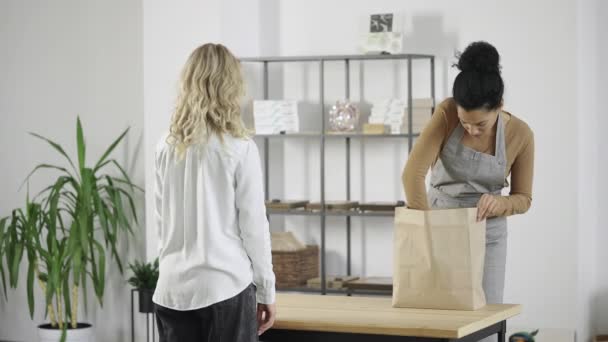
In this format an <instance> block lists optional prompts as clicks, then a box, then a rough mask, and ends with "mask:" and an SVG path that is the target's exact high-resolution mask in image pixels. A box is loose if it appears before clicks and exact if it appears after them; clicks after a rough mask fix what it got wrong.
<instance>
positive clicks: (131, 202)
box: [116, 188, 139, 224]
mask: <svg viewBox="0 0 608 342" xmlns="http://www.w3.org/2000/svg"><path fill="white" fill-rule="evenodd" d="M116 190H118V192H120V193H122V194H123V195H124V196H125V197H126V198H127V200H128V201H129V206H130V208H131V214H132V215H133V219H134V220H135V223H137V224H139V222H138V220H137V210H136V209H135V202H133V198H132V197H131V195H130V194H129V193H128V192H126V191H125V190H123V189H120V188H117V189H116Z"/></svg>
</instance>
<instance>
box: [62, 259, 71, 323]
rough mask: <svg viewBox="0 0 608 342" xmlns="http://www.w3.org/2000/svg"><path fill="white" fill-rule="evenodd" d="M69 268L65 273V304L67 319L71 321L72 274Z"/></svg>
mask: <svg viewBox="0 0 608 342" xmlns="http://www.w3.org/2000/svg"><path fill="white" fill-rule="evenodd" d="M69 273H70V272H69V270H68V271H67V272H66V273H65V274H63V302H64V304H65V309H64V310H65V321H66V324H67V322H69V321H70V318H71V317H72V305H71V300H70V296H71V292H70V274H69Z"/></svg>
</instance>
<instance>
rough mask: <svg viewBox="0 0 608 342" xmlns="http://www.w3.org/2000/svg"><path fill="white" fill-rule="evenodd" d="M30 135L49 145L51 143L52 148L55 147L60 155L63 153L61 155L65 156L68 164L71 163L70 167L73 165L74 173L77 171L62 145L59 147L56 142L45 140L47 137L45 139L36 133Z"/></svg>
mask: <svg viewBox="0 0 608 342" xmlns="http://www.w3.org/2000/svg"><path fill="white" fill-rule="evenodd" d="M30 135H32V136H35V137H36V138H38V139H42V140H44V141H46V142H47V143H49V144H50V145H51V146H53V148H54V149H55V150H57V151H58V152H59V153H61V155H63V156H64V157H65V158H66V159H67V160H68V162H69V163H70V165H72V169H74V171H76V167H74V163H73V162H72V159H70V157H68V155H67V153H65V151H64V149H63V147H61V145H59V144H57V143H56V142H53V141H51V140H49V139H47V138H45V137H43V136H41V135H38V134H36V133H31V132H30Z"/></svg>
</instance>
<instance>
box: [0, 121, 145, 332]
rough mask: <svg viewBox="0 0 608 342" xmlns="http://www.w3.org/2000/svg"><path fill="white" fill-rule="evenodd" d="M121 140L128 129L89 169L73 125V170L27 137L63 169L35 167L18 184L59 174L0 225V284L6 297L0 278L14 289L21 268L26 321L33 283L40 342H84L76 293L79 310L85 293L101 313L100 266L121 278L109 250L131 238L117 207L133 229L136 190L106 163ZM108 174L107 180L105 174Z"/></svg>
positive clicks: (69, 161)
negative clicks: (38, 296) (47, 172)
mask: <svg viewBox="0 0 608 342" xmlns="http://www.w3.org/2000/svg"><path fill="white" fill-rule="evenodd" d="M127 132H128V129H127V130H125V131H124V132H123V133H122V134H121V135H120V136H119V137H118V138H117V139H116V140H115V141H114V142H113V143H112V144H111V145H110V146H109V147H108V148H107V150H106V151H105V153H104V154H103V155H102V156H101V158H100V159H99V160H98V161H97V163H95V164H93V165H92V166H89V165H88V164H87V159H86V145H85V140H84V134H83V131H82V126H81V123H80V118H78V119H77V123H76V142H77V155H78V157H77V158H78V159H77V161H78V164H77V165H75V164H74V163H73V161H72V159H71V158H70V157H69V156H68V154H67V153H66V152H65V150H64V149H63V148H62V147H61V146H60V145H59V144H57V143H55V142H53V141H51V140H49V139H47V138H44V137H42V136H40V135H38V134H33V133H31V134H32V135H33V136H35V137H37V138H39V139H42V140H43V141H45V142H47V143H48V144H49V145H50V146H51V147H52V148H53V149H54V150H55V151H57V152H58V153H59V154H60V155H62V156H63V157H64V158H65V160H66V161H67V164H68V165H67V166H65V167H64V166H56V165H50V164H40V165H38V166H36V167H35V168H34V170H33V171H32V172H31V173H30V175H28V177H27V178H26V181H27V180H28V179H29V178H30V177H31V176H32V175H33V174H35V173H36V172H39V171H40V170H42V169H53V170H57V171H59V172H60V174H59V176H58V177H57V178H56V179H55V180H54V182H53V183H52V184H50V185H49V186H48V187H47V188H46V189H44V190H43V191H42V192H41V193H40V194H39V195H38V196H36V197H35V198H33V199H31V200H30V198H29V195H28V197H27V200H26V205H25V208H23V209H21V208H19V209H15V210H13V212H12V214H11V215H10V216H9V217H5V218H3V219H0V280H1V281H2V286H3V288H4V295H5V297H7V296H6V275H7V274H8V280H9V286H10V287H12V288H16V287H17V285H18V281H19V276H20V274H19V268H20V264H21V262H22V261H23V260H25V262H26V263H27V269H28V272H27V283H26V285H27V286H26V288H27V299H28V306H29V311H30V315H31V317H32V318H33V315H34V286H35V283H38V285H39V286H40V287H41V289H42V290H43V293H44V301H45V304H46V305H45V307H46V315H45V316H46V317H48V319H49V321H50V322H49V324H44V325H40V326H39V330H38V331H39V336H40V340H41V341H44V342H46V341H49V342H50V341H53V342H56V341H58V340H60V341H66V340H67V341H70V340H72V339H73V340H78V341H88V340H92V335H93V334H92V328H91V326H90V325H89V324H85V323H80V322H78V307H79V305H80V300H79V291H80V290H81V289H82V291H83V293H84V294H85V295H84V296H83V297H84V298H83V299H84V305H85V310H86V308H87V301H86V298H87V297H86V293H87V288H88V287H89V286H91V287H92V289H93V290H94V293H95V297H96V298H97V300H98V301H99V304H100V305H101V306H103V295H104V289H105V276H106V259H113V260H114V261H115V262H116V264H117V266H118V269H119V271H120V272H121V273H122V272H123V267H122V262H121V259H120V256H119V255H118V253H117V244H118V241H119V238H120V237H121V235H122V234H124V233H126V232H131V233H132V223H131V222H130V220H129V218H127V213H128V212H129V211H128V210H125V204H127V205H128V208H130V214H131V215H132V218H133V219H134V221H135V224H137V213H136V210H135V205H134V202H133V198H132V193H133V191H134V190H135V189H140V188H138V187H136V186H135V185H134V184H133V183H132V182H131V180H130V179H129V177H128V175H127V174H126V172H125V171H124V169H123V167H122V166H121V165H120V164H119V163H118V162H117V161H116V160H115V159H112V158H110V155H111V153H112V151H113V150H114V149H115V148H116V146H117V145H118V144H119V143H120V142H121V141H122V139H123V138H124V137H125V135H126V134H127ZM112 169H113V170H114V171H115V172H114V173H110V172H109V171H111V170H112ZM106 171H107V172H106ZM116 174H118V176H116ZM140 190H141V189H140ZM28 193H29V189H28ZM108 254H109V255H110V256H109V258H107V257H106V256H107V255H108ZM24 255H25V256H26V257H27V258H25V259H24V258H23V256H24ZM89 284H90V285H89Z"/></svg>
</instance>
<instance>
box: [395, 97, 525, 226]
mask: <svg viewBox="0 0 608 342" xmlns="http://www.w3.org/2000/svg"><path fill="white" fill-rule="evenodd" d="M502 115H503V116H502V117H503V120H504V123H505V126H504V127H505V128H504V129H505V144H506V152H507V167H506V174H505V179H506V178H507V177H508V176H509V174H511V192H510V194H509V195H508V196H500V197H498V202H499V208H498V210H497V211H496V212H495V213H494V215H493V216H509V215H514V214H521V213H524V212H526V211H527V210H528V209H529V208H530V204H531V203H532V180H533V175H534V134H533V133H532V130H531V129H530V127H529V126H528V125H527V124H526V123H525V122H524V121H522V120H521V119H518V118H517V117H515V116H514V115H512V114H510V113H508V112H505V111H503V114H502ZM458 124H459V119H458V112H457V107H456V102H455V101H454V100H453V99H451V98H449V99H447V100H445V101H443V102H442V103H441V104H439V105H438V106H437V108H436V109H435V113H434V114H433V116H432V118H431V120H430V121H429V123H428V124H427V126H426V127H425V128H424V130H423V131H422V133H421V135H420V137H419V138H418V139H417V140H416V143H415V144H414V146H413V148H412V151H411V153H410V155H409V158H408V161H407V164H406V166H405V169H404V171H403V185H404V187H405V196H406V199H407V205H408V207H409V208H412V209H420V210H427V209H429V203H428V200H427V193H426V187H425V182H424V180H425V177H426V174H427V172H428V170H429V168H430V167H433V166H434V165H435V162H436V161H437V159H438V157H439V154H440V152H441V150H442V149H443V146H444V144H445V143H446V142H447V140H448V138H449V137H450V135H451V134H452V132H453V131H454V129H455V128H456V127H457V126H458Z"/></svg>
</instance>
